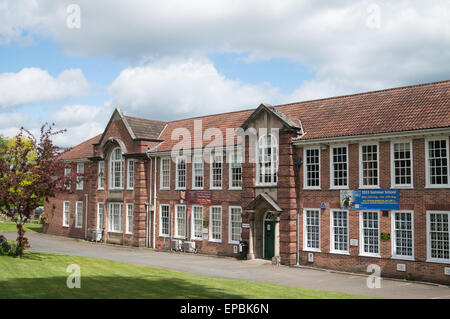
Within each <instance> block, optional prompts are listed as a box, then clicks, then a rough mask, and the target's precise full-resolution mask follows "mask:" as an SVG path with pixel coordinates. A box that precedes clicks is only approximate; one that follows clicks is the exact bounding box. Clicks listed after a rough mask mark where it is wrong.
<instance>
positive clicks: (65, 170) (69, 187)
mask: <svg viewBox="0 0 450 319" xmlns="http://www.w3.org/2000/svg"><path fill="white" fill-rule="evenodd" d="M70 173H72V168H71V167H68V166H66V167H64V176H67V175H70ZM71 188H72V183H71V181H69V183H68V185H67V186H66V189H67V190H70V189H71Z"/></svg>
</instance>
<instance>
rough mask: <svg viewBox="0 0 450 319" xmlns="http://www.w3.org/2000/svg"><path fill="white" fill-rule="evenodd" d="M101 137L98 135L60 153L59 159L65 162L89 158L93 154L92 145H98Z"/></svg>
mask: <svg viewBox="0 0 450 319" xmlns="http://www.w3.org/2000/svg"><path fill="white" fill-rule="evenodd" d="M101 136H102V134H99V135H97V136H95V137H93V138H90V139H88V140H87V141H84V142H83V143H81V144H78V145H76V146H74V147H72V148H71V149H69V150H68V151H66V152H64V153H62V154H61V156H60V159H62V160H67V159H80V158H87V157H91V156H92V155H93V152H94V148H93V146H92V145H93V144H95V143H98V141H99V140H100V137H101Z"/></svg>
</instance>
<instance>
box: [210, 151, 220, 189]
mask: <svg viewBox="0 0 450 319" xmlns="http://www.w3.org/2000/svg"><path fill="white" fill-rule="evenodd" d="M222 172H223V156H222V154H221V153H220V152H217V153H212V154H211V164H210V181H211V183H210V184H211V185H210V188H211V189H222Z"/></svg>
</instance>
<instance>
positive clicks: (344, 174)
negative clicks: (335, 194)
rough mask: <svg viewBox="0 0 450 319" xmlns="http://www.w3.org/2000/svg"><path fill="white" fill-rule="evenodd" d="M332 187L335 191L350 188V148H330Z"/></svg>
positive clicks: (345, 146) (344, 146)
mask: <svg viewBox="0 0 450 319" xmlns="http://www.w3.org/2000/svg"><path fill="white" fill-rule="evenodd" d="M330 177H331V178H330V185H331V188H333V189H347V188H348V146H347V145H343V146H333V147H331V148H330Z"/></svg>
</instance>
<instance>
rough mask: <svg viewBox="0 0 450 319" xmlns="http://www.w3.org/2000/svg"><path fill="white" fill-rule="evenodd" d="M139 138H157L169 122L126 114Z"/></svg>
mask: <svg viewBox="0 0 450 319" xmlns="http://www.w3.org/2000/svg"><path fill="white" fill-rule="evenodd" d="M124 117H125V119H126V121H127V122H128V124H129V125H130V128H131V130H132V131H133V133H134V135H135V137H136V138H137V139H146V140H157V139H158V137H159V135H160V134H161V132H162V130H163V129H164V127H165V126H166V124H167V122H163V121H155V120H148V119H143V118H139V117H134V116H128V115H125V116H124Z"/></svg>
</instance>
